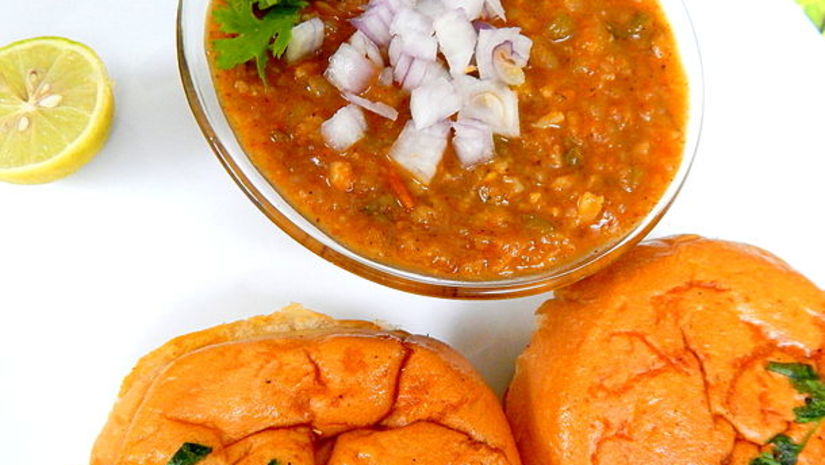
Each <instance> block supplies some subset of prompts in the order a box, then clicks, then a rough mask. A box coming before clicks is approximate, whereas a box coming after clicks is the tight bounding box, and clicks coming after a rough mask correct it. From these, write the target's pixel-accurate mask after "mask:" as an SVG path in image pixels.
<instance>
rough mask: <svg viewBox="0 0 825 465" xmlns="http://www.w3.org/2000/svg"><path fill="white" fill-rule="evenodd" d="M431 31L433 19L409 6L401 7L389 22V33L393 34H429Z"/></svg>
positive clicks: (431, 33)
mask: <svg viewBox="0 0 825 465" xmlns="http://www.w3.org/2000/svg"><path fill="white" fill-rule="evenodd" d="M433 32H434V31H433V20H432V19H430V18H428V17H427V16H426V15H424V14H422V13H419V12H418V11H416V10H415V9H413V8H410V7H402V8H401V9H400V10H399V11H398V13H397V14H396V15H395V18H393V20H392V23H391V24H390V34H391V35H394V36H396V35H397V36H406V35H408V34H415V35H425V36H431V35H433Z"/></svg>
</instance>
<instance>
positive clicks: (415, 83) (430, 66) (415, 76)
mask: <svg viewBox="0 0 825 465" xmlns="http://www.w3.org/2000/svg"><path fill="white" fill-rule="evenodd" d="M446 76H448V74H447V69H446V68H445V67H444V65H442V64H441V63H439V62H438V61H433V60H421V59H417V58H413V59H412V61H411V62H410V64H409V68H408V70H407V73H406V74H405V75H404V76H403V78H402V79H400V80H399V79H396V82H399V83H400V84H401V87H402V88H403V89H404V90H407V91H412V90H413V89H415V88H417V87H421V86H423V85H425V84H427V83H429V82H431V81H433V80H435V79H438V78H440V77H446ZM396 77H397V75H396Z"/></svg>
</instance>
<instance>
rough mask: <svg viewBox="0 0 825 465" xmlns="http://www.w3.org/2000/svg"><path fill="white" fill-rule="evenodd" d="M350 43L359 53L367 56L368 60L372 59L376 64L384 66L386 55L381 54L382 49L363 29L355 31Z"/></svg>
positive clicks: (380, 66)
mask: <svg viewBox="0 0 825 465" xmlns="http://www.w3.org/2000/svg"><path fill="white" fill-rule="evenodd" d="M349 43H350V45H352V47H353V48H354V49H355V50H357V51H358V53H360V54H361V55H364V56H365V57H367V60H369V61H371V62H372V63H373V64H374V65H375V66H377V67H379V68H383V67H384V57H383V56H382V55H381V49H379V48H378V45H375V42H373V41H372V39H370V38H369V37H367V35H366V34H364V33H363V32H361V31H355V33H354V34H353V35H352V36H350V38H349Z"/></svg>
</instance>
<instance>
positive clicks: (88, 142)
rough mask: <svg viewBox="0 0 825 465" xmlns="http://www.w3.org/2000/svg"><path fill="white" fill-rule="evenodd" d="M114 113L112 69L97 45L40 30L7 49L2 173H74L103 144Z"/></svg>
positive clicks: (12, 177)
mask: <svg viewBox="0 0 825 465" xmlns="http://www.w3.org/2000/svg"><path fill="white" fill-rule="evenodd" d="M113 113H114V98H113V96H112V87H111V82H110V80H109V77H108V75H107V73H106V68H105V67H104V65H103V62H102V61H101V60H100V58H99V57H98V56H97V54H96V53H95V52H94V51H93V50H92V49H90V48H89V47H87V46H85V45H83V44H80V43H77V42H73V41H70V40H68V39H63V38H59V37H39V38H35V39H29V40H24V41H20V42H15V43H13V44H11V45H9V46H6V47H4V48H2V49H0V180H3V181H9V182H16V183H25V184H33V183H43V182H48V181H52V180H55V179H59V178H62V177H64V176H67V175H69V174H71V173H72V172H74V171H76V170H77V169H78V168H80V167H81V166H83V165H84V164H86V163H87V162H88V161H89V160H91V159H92V158H93V157H94V156H95V154H96V153H97V152H98V151H99V150H100V148H101V147H102V146H103V144H104V142H105V141H106V138H107V137H108V133H109V128H110V127H111V122H112V115H113Z"/></svg>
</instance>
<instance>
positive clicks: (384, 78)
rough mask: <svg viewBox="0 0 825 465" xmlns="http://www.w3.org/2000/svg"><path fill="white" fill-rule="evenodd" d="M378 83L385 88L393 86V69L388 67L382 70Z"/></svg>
mask: <svg viewBox="0 0 825 465" xmlns="http://www.w3.org/2000/svg"><path fill="white" fill-rule="evenodd" d="M378 83H379V84H381V85H382V86H384V87H389V86H391V85H392V68H390V67H389V66H388V67H386V68H384V69H382V70H381V74H379V75H378Z"/></svg>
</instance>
